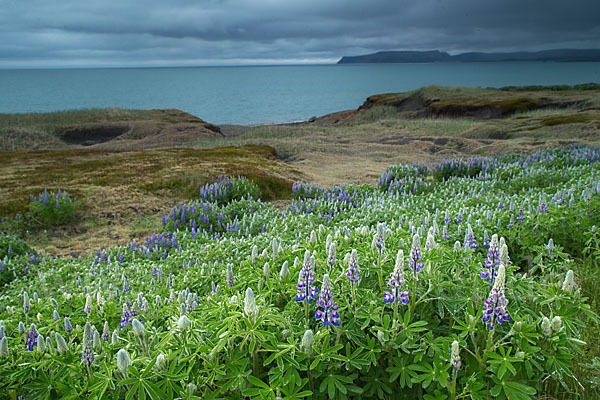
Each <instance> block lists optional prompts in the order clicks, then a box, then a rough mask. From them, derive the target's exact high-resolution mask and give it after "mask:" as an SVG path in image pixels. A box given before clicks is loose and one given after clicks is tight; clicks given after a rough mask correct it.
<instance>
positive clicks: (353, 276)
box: [346, 249, 360, 284]
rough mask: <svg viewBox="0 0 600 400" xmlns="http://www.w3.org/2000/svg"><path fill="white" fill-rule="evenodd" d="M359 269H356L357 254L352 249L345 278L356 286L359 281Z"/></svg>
mask: <svg viewBox="0 0 600 400" xmlns="http://www.w3.org/2000/svg"><path fill="white" fill-rule="evenodd" d="M358 274H359V269H358V253H357V252H356V249H352V253H350V257H349V259H348V270H347V271H346V277H347V278H348V279H349V280H350V283H352V284H357V283H358V281H360V276H359V275H358Z"/></svg>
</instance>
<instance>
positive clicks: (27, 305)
mask: <svg viewBox="0 0 600 400" xmlns="http://www.w3.org/2000/svg"><path fill="white" fill-rule="evenodd" d="M30 309H31V303H30V301H29V295H28V294H27V292H23V312H24V313H25V314H27V313H28V312H29V310H30Z"/></svg>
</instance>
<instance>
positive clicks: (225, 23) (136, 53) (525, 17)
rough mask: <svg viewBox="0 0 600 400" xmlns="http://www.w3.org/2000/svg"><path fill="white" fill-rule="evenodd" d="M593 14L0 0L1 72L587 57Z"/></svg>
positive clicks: (249, 0) (474, 5)
mask: <svg viewBox="0 0 600 400" xmlns="http://www.w3.org/2000/svg"><path fill="white" fill-rule="evenodd" d="M598 15H600V2H598V1H593V0H571V1H568V2H567V1H564V0H535V1H534V0H530V1H528V0H503V1H495V0H490V1H481V0H478V1H476V0H453V1H450V0H370V1H364V0H362V1H354V0H352V1H349V0H303V1H298V0H293V1H288V0H220V1H218V0H200V1H198V0H171V1H164V0H160V1H159V0H144V1H141V0H129V1H123V0H103V1H96V0H94V1H88V0H77V1H75V0H62V1H58V2H49V1H47V0H31V1H17V0H0V67H2V66H3V67H11V66H95V65H98V66H101V65H108V66H119V65H123V66H127V65H198V64H200V65H201V64H239V63H276V62H330V61H335V60H337V59H338V58H340V57H341V56H343V55H356V54H364V53H368V52H374V51H378V50H393V49H398V50H402V49H406V50H430V49H440V50H446V51H450V52H460V51H512V50H543V49H549V48H561V47H562V48H564V47H574V48H596V47H599V43H600V23H599V22H598V18H597V16H598Z"/></svg>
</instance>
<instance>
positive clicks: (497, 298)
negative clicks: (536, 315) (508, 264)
mask: <svg viewBox="0 0 600 400" xmlns="http://www.w3.org/2000/svg"><path fill="white" fill-rule="evenodd" d="M505 279H506V273H505V267H504V264H501V265H500V268H498V275H497V276H496V281H495V282H494V286H493V287H492V290H490V294H489V296H488V298H487V300H486V301H484V302H483V311H482V312H481V317H482V320H483V322H484V323H487V324H488V327H489V329H490V330H493V329H494V327H495V326H496V323H498V324H501V323H503V322H505V321H510V316H509V315H508V312H507V309H506V306H507V305H508V300H507V299H506V297H505V295H504V282H505Z"/></svg>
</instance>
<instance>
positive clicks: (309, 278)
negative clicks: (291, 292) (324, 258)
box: [295, 250, 319, 303]
mask: <svg viewBox="0 0 600 400" xmlns="http://www.w3.org/2000/svg"><path fill="white" fill-rule="evenodd" d="M314 281H315V275H314V273H313V260H312V257H311V255H310V252H309V251H308V250H306V252H305V253H304V264H303V265H302V269H301V270H300V274H299V275H298V285H296V290H297V291H298V293H297V294H296V298H295V300H296V301H304V300H306V302H307V303H310V299H311V298H313V299H316V298H317V293H318V291H319V289H317V288H316V287H315V286H312V284H313V282H314Z"/></svg>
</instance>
